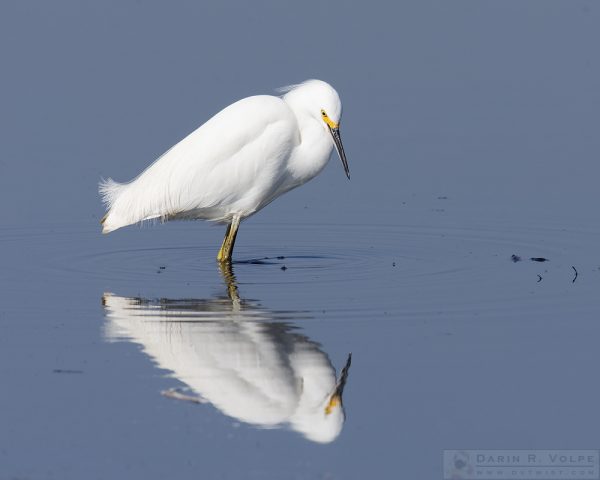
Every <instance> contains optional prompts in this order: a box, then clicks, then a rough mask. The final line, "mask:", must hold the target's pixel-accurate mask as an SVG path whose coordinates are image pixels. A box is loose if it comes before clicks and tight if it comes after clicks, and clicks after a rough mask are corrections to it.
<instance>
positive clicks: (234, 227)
mask: <svg viewBox="0 0 600 480" xmlns="http://www.w3.org/2000/svg"><path fill="white" fill-rule="evenodd" d="M239 226H240V217H233V220H232V221H231V223H230V224H229V225H228V226H227V231H226V232H225V238H224V239H223V244H222V245H221V249H220V250H219V253H218V254H217V260H218V261H219V262H231V254H232V253H233V246H234V245H235V237H236V236H237V231H238V228H239Z"/></svg>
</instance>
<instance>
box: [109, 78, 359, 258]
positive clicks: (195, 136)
mask: <svg viewBox="0 0 600 480" xmlns="http://www.w3.org/2000/svg"><path fill="white" fill-rule="evenodd" d="M282 93H283V95H282V96H281V97H275V96H270V95H258V96H253V97H248V98H244V99H242V100H239V101H238V102H235V103H233V104H232V105H230V106H228V107H226V108H225V109H224V110H222V111H221V112H219V113H217V114H216V115H215V116H214V117H212V118H211V119H210V120H208V121H207V122H206V123H205V124H204V125H202V126H201V127H199V128H198V129H197V130H195V131H194V132H192V133H191V134H190V135H188V136H187V137H186V138H184V139H183V140H181V141H180V142H179V143H178V144H176V145H175V146H173V147H172V148H171V149H170V150H168V151H167V152H166V153H164V154H163V155H162V156H161V157H159V158H158V160H156V161H155V162H154V163H153V164H152V165H150V166H149V167H148V168H147V169H146V170H144V171H143V172H142V173H141V174H140V175H139V176H138V177H136V178H135V179H134V180H132V181H131V182H129V183H124V184H121V183H117V182H115V181H113V180H112V179H110V178H109V179H107V180H104V181H102V182H101V183H100V194H101V195H102V199H103V201H104V203H105V204H106V206H107V209H108V211H107V213H106V215H105V216H104V218H103V219H102V221H101V223H102V233H109V232H112V231H113V230H116V229H118V228H121V227H124V226H126V225H131V224H134V223H138V222H142V221H144V220H152V219H160V220H162V221H167V220H175V219H190V220H192V219H202V220H211V221H216V222H220V223H226V224H227V225H228V226H227V231H226V233H225V238H224V240H223V244H222V245H221V249H220V250H219V253H218V255H217V260H219V261H220V262H229V261H231V254H232V252H233V247H234V244H235V238H236V235H237V231H238V227H239V225H240V221H241V220H243V219H245V218H247V217H249V216H251V215H253V214H254V213H256V212H258V211H259V210H260V209H262V208H263V207H265V206H266V205H268V204H269V203H271V202H272V201H273V200H275V199H276V198H277V197H279V196H280V195H282V194H284V193H286V192H288V191H290V190H292V189H293V188H296V187H298V186H300V185H302V184H304V183H306V182H307V181H309V180H310V179H312V178H314V177H315V176H316V175H317V174H318V173H319V172H321V170H323V168H324V167H325V165H326V164H327V162H328V161H329V158H330V156H331V153H332V151H333V147H334V146H335V148H336V150H337V153H338V155H339V157H340V160H341V161H342V165H343V166H344V170H345V172H346V176H347V177H348V178H350V171H349V169H348V162H347V160H346V154H345V153H344V147H343V146H342V140H341V137H340V131H339V124H340V119H341V116H342V103H341V101H340V97H339V96H338V94H337V92H336V91H335V90H334V89H333V87H332V86H331V85H329V84H328V83H325V82H323V81H321V80H307V81H305V82H303V83H301V84H298V85H292V86H290V87H286V88H284V89H282Z"/></svg>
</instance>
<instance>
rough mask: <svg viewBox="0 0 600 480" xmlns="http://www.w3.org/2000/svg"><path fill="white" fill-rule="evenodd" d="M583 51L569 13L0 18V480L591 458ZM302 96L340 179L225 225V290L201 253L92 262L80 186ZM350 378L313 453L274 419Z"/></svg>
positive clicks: (201, 12) (372, 10) (13, 7)
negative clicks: (512, 453) (335, 121)
mask: <svg viewBox="0 0 600 480" xmlns="http://www.w3.org/2000/svg"><path fill="white" fill-rule="evenodd" d="M599 27H600V8H599V6H598V4H597V3H596V2H593V1H578V0H572V1H568V2H566V1H561V2H557V1H551V0H548V1H528V2H510V1H505V2H463V1H443V2H404V3H400V4H397V5H394V6H392V5H391V4H388V3H386V2H379V3H378V2H374V3H373V2H371V3H364V4H361V5H349V4H347V3H324V2H301V3H297V4H295V5H284V4H280V3H276V2H258V3H256V2H253V3H252V4H245V3H242V2H225V3H221V4H220V5H219V6H210V5H203V4H199V3H194V2H170V3H162V2H139V3H138V2H97V3H96V4H93V5H92V4H87V5H86V4H83V3H80V2H75V1H73V2H67V1H63V2H19V3H16V2H15V3H14V4H8V3H3V4H2V6H1V7H0V53H1V58H2V80H1V84H0V104H1V109H2V114H1V115H0V142H1V145H2V154H1V155H0V200H1V203H2V217H1V218H2V225H1V226H0V251H1V252H2V253H1V254H0V255H1V257H0V259H1V264H0V271H1V272H2V273H1V275H0V292H1V293H0V299H1V302H0V385H1V389H0V392H1V393H0V479H2V480H5V479H17V478H18V479H80V478H89V479H96V478H97V479H114V478H127V479H138V478H139V479H141V478H143V479H160V478H182V479H183V478H224V479H235V478H257V479H270V478H273V479H282V478H294V479H295V478H310V479H312V478H322V479H355V478H356V479H361V478H370V477H379V478H393V477H404V478H440V477H441V475H442V466H441V463H442V450H444V449H460V448H474V449H475V448H477V449H484V448H492V449H493V448H509V449H520V448H539V449H548V448H557V449H558V448H563V449H565V448H581V449H597V448H598V446H599V445H600V434H599V433H598V428H597V423H598V413H597V405H598V403H599V401H600V388H598V382H597V381H596V377H597V371H598V365H599V364H600V349H599V348H598V344H599V337H600V326H599V325H598V318H600V315H599V313H600V295H598V292H599V287H600V254H599V253H598V245H599V243H600V225H599V221H600V216H599V214H598V204H599V197H600V193H599V189H598V178H600V175H599V174H600V167H599V163H598V158H599V154H600V136H599V135H598V128H599V126H600V113H599V112H600V88H599V85H600V58H599V56H598V54H597V53H598V52H597V50H598V45H599V44H600V28H599ZM310 77H317V78H322V79H324V80H327V81H329V82H330V83H332V84H333V85H334V86H335V87H336V88H337V90H338V91H339V93H340V96H341V98H342V101H343V104H344V117H343V121H342V135H343V139H344V143H345V147H346V151H347V154H348V160H349V163H350V168H351V174H352V180H351V181H350V182H348V181H347V180H346V179H345V176H344V174H343V171H342V168H341V166H340V165H339V161H338V160H337V159H335V158H334V159H333V160H332V162H331V165H329V166H328V168H327V169H326V170H325V171H324V172H323V174H322V175H321V176H320V177H318V178H317V179H316V180H314V181H313V182H311V183H310V184H307V185H305V186H303V187H302V188H300V189H298V190H296V191H294V192H291V193H290V194H288V195H286V196H285V197H282V198H280V199H279V200H277V201H276V202H275V203H273V204H272V205H270V206H269V207H267V208H266V209H265V210H264V211H263V212H261V213H259V214H258V215H256V216H255V217H253V218H252V219H250V220H248V221H247V222H245V223H244V224H242V227H241V230H240V234H239V236H238V243H237V246H236V251H235V258H236V260H238V262H237V263H235V264H234V265H233V271H232V272H221V271H220V270H219V268H218V266H217V265H216V262H215V260H214V257H215V254H216V250H217V249H218V246H219V244H220V241H221V238H222V235H223V231H222V230H223V229H222V228H221V227H211V226H210V225H208V224H204V223H173V224H165V225H158V226H153V227H143V228H137V227H130V228H128V229H124V230H120V231H117V232H115V233H113V234H110V235H108V236H102V235H100V233H99V225H98V220H99V218H100V217H101V216H102V214H103V211H102V208H101V205H100V201H99V199H98V196H97V193H96V186H97V182H98V180H99V178H100V177H102V176H112V177H114V178H115V179H117V180H121V181H122V180H127V179H129V178H131V177H133V176H134V175H135V174H136V173H138V172H139V171H140V170H141V169H142V168H143V167H144V166H145V165H147V164H148V163H149V162H151V161H152V160H153V159H154V158H155V157H157V156H158V155H159V154H160V153H162V152H163V151H164V150H166V149H167V148H168V147H169V146H170V145H172V144H173V143H174V142H176V141H177V140H179V139H180V138H181V137H183V136H184V135H186V134H187V133H189V132H190V131H191V130H193V129H194V128H196V127H197V126H198V125H199V124H201V123H202V122H203V121H204V120H206V119H207V118H209V117H210V116H211V115H212V114H214V113H215V112H216V111H218V110H219V109H220V108H222V107H223V106H225V105H227V104H229V103H231V102H232V101H233V100H235V99H237V98H240V97H243V96H247V95H251V94H255V93H269V92H272V91H273V90H274V89H275V88H276V87H278V86H281V85H285V84H289V83H295V82H298V81H302V80H304V79H306V78H310ZM513 255H516V256H518V257H519V258H520V260H519V261H514V260H513V259H512V256H513ZM265 257H266V259H265ZM279 257H283V258H279ZM531 258H536V259H541V258H543V259H546V260H547V261H543V262H541V261H532V260H531ZM259 260H260V261H259ZM515 260H518V259H517V258H515ZM350 352H351V353H352V365H351V367H350V369H349V372H348V378H347V383H346V386H345V389H344V393H343V404H344V409H345V421H344V422H343V425H342V427H341V431H339V432H336V431H334V433H333V434H332V433H331V429H330V430H328V432H329V434H328V435H329V436H327V435H325V434H323V435H325V437H327V440H328V443H323V442H322V441H321V442H318V441H314V438H313V439H311V435H312V434H314V435H316V433H314V432H315V431H316V430H317V429H318V428H319V427H320V424H319V423H318V422H320V421H322V419H320V420H316V419H313V420H310V418H312V417H310V415H308V413H307V412H308V410H310V409H308V408H307V409H305V411H304V413H303V411H301V410H302V409H301V408H300V407H297V406H296V404H295V403H294V402H298V401H299V398H300V397H302V394H303V393H305V392H310V391H320V390H319V389H321V390H323V391H324V390H327V389H330V388H333V387H334V386H335V382H336V381H337V380H339V376H340V371H341V369H342V367H343V366H344V364H345V363H346V359H347V356H348V354H349V353H350ZM247 358H253V359H255V364H253V365H251V367H252V368H247V367H248V365H247V360H245V359H247ZM244 369H246V370H244ZM336 376H337V378H336ZM217 387H218V388H217ZM244 388H246V391H245V393H241V392H243V389H244ZM311 389H313V390H311ZM165 392H166V393H167V395H165V394H164V393H165ZM173 392H175V394H177V395H186V396H189V397H193V398H194V399H196V400H198V402H199V403H197V402H190V401H183V400H177V399H174V398H171V397H172V396H173V395H172V394H173ZM267 394H272V397H269V398H267V399H266V400H265V401H262V400H261V398H263V397H261V395H263V396H266V397H268V395H267ZM300 403H302V402H300ZM301 414H302V415H301ZM334 430H335V429H334ZM311 432H312V433H311ZM321 433H322V432H321ZM314 435H313V436H314ZM321 440H323V438H322V439H321Z"/></svg>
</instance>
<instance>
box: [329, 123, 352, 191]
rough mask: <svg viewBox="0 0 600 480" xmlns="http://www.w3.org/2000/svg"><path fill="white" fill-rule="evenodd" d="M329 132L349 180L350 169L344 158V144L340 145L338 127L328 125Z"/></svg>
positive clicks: (340, 139)
mask: <svg viewBox="0 0 600 480" xmlns="http://www.w3.org/2000/svg"><path fill="white" fill-rule="evenodd" d="M329 132H330V133H331V136H332V137H333V144H334V145H335V149H336V150H337V153H338V155H339V156H340V160H341V161H342V165H343V166H344V171H345V172H346V176H347V177H348V180H350V169H349V168H348V160H346V153H345V152H344V146H343V145H342V137H340V129H339V128H331V127H329Z"/></svg>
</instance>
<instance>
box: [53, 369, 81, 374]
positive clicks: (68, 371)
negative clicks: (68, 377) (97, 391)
mask: <svg viewBox="0 0 600 480" xmlns="http://www.w3.org/2000/svg"><path fill="white" fill-rule="evenodd" d="M52 373H69V374H78V373H83V370H71V369H68V368H55V369H54V370H52Z"/></svg>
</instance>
